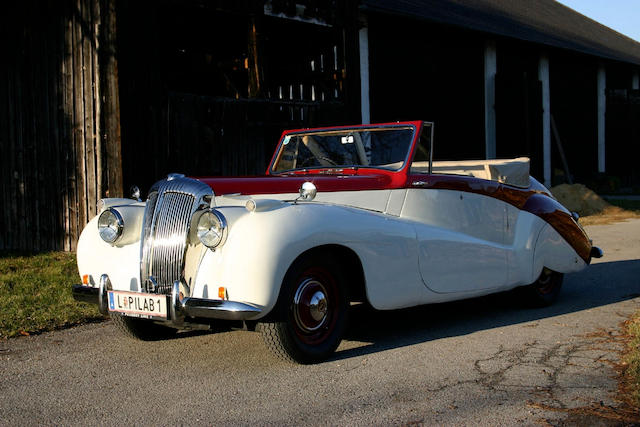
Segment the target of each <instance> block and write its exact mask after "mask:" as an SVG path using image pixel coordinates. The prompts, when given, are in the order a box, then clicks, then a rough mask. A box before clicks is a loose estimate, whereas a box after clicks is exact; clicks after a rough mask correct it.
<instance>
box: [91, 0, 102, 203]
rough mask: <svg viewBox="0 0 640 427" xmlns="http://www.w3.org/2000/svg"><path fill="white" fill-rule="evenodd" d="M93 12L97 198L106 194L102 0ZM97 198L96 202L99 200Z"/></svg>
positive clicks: (94, 2)
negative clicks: (100, 58) (102, 132)
mask: <svg viewBox="0 0 640 427" xmlns="http://www.w3.org/2000/svg"><path fill="white" fill-rule="evenodd" d="M91 12H92V17H93V18H92V19H93V46H94V48H93V52H92V59H93V61H92V67H93V77H92V78H93V100H94V113H93V114H94V127H95V129H94V141H95V147H96V148H95V150H96V199H97V200H99V199H100V198H102V197H103V196H104V193H103V189H102V185H103V184H102V171H103V170H102V168H103V165H102V162H103V158H102V137H101V135H100V69H99V62H98V52H100V35H99V31H100V0H92V2H91ZM97 200H96V202H97Z"/></svg>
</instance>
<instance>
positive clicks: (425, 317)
mask: <svg viewBox="0 0 640 427" xmlns="http://www.w3.org/2000/svg"><path fill="white" fill-rule="evenodd" d="M638 278H640V260H629V261H617V262H604V263H598V264H594V265H591V266H589V267H588V268H587V269H586V270H583V271H582V272H579V273H573V274H569V275H565V278H564V283H563V287H562V292H561V294H560V296H559V298H558V300H557V301H556V302H555V303H554V304H553V305H552V306H550V307H545V308H530V307H527V304H526V301H523V300H522V298H520V294H519V293H518V292H517V290H514V291H509V292H503V293H499V294H494V295H490V296H486V297H480V298H473V299H468V300H462V301H456V302H451V303H442V304H431V305H425V306H420V307H415V308H410V309H404V310H395V311H377V310H374V309H372V308H371V307H369V306H368V305H366V304H361V305H356V306H352V307H351V310H350V313H349V318H350V321H349V326H348V328H347V331H346V332H345V336H344V339H346V340H350V341H359V342H365V343H369V344H368V345H364V346H361V347H358V348H353V349H347V350H343V351H339V352H337V353H336V354H335V356H334V357H333V358H332V360H340V359H348V358H351V357H357V356H362V355H366V354H371V353H376V352H381V351H384V350H389V349H394V348H400V347H405V346H410V345H413V344H418V343H424V342H427V341H433V340H437V339H441V338H447V337H453V336H461V335H467V334H471V333H474V332H477V331H481V330H487V329H493V328H499V327H501V326H508V325H515V324H519V323H527V322H532V321H536V320H540V319H544V318H549V317H554V316H559V315H563V314H568V313H574V312H578V311H582V310H587V309H590V308H594V307H600V306H604V305H608V304H612V303H616V302H620V301H624V300H629V299H632V298H636V297H638V296H640V280H639V279H638Z"/></svg>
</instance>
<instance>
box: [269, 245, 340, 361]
mask: <svg viewBox="0 0 640 427" xmlns="http://www.w3.org/2000/svg"><path fill="white" fill-rule="evenodd" d="M336 265H337V264H336V263H335V262H332V260H331V258H330V257H326V256H322V257H319V256H310V257H305V258H302V259H300V260H298V261H297V262H296V263H295V264H294V265H293V266H292V267H291V269H290V270H289V272H288V273H287V275H286V277H285V279H284V282H283V285H282V288H281V290H280V296H279V299H278V304H277V305H276V308H275V309H274V314H273V316H272V318H271V319H269V320H267V321H265V322H263V323H262V324H261V325H260V331H261V333H262V338H263V340H264V342H265V344H266V346H267V347H268V348H269V349H270V350H271V351H273V352H274V353H275V354H276V355H277V356H278V357H280V358H282V359H286V360H290V361H295V362H298V363H314V362H319V361H322V360H324V359H326V358H327V357H329V356H330V355H331V354H332V353H333V352H334V351H335V349H336V348H337V347H338V345H339V344H340V341H341V340H342V334H343V332H344V328H345V324H346V317H347V292H346V288H345V284H346V283H345V281H344V276H343V274H342V272H341V271H340V269H338V268H336Z"/></svg>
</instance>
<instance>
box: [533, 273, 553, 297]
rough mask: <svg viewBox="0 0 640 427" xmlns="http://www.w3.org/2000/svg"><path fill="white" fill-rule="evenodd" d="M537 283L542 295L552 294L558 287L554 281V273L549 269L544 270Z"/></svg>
mask: <svg viewBox="0 0 640 427" xmlns="http://www.w3.org/2000/svg"><path fill="white" fill-rule="evenodd" d="M537 283H538V287H537V288H538V292H540V294H541V295H548V294H550V293H552V292H553V291H554V289H555V287H556V283H555V280H553V272H552V271H551V270H547V269H544V270H542V274H540V278H539V279H538V282H537Z"/></svg>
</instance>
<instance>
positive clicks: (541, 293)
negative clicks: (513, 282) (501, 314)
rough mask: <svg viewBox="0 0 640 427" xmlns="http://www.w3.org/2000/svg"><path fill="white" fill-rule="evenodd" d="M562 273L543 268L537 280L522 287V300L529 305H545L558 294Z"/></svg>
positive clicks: (551, 301)
mask: <svg viewBox="0 0 640 427" xmlns="http://www.w3.org/2000/svg"><path fill="white" fill-rule="evenodd" d="M563 278H564V275H563V274H562V273H558V272H557V271H552V270H549V269H548V268H546V267H545V268H543V269H542V272H541V273H540V276H539V277H538V280H536V281H535V282H533V283H532V284H530V285H528V286H525V287H523V288H522V293H523V298H524V302H525V303H526V304H527V305H529V306H531V307H547V306H550V305H551V304H553V303H554V302H555V301H556V300H557V299H558V295H560V290H561V289H562V280H563Z"/></svg>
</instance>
